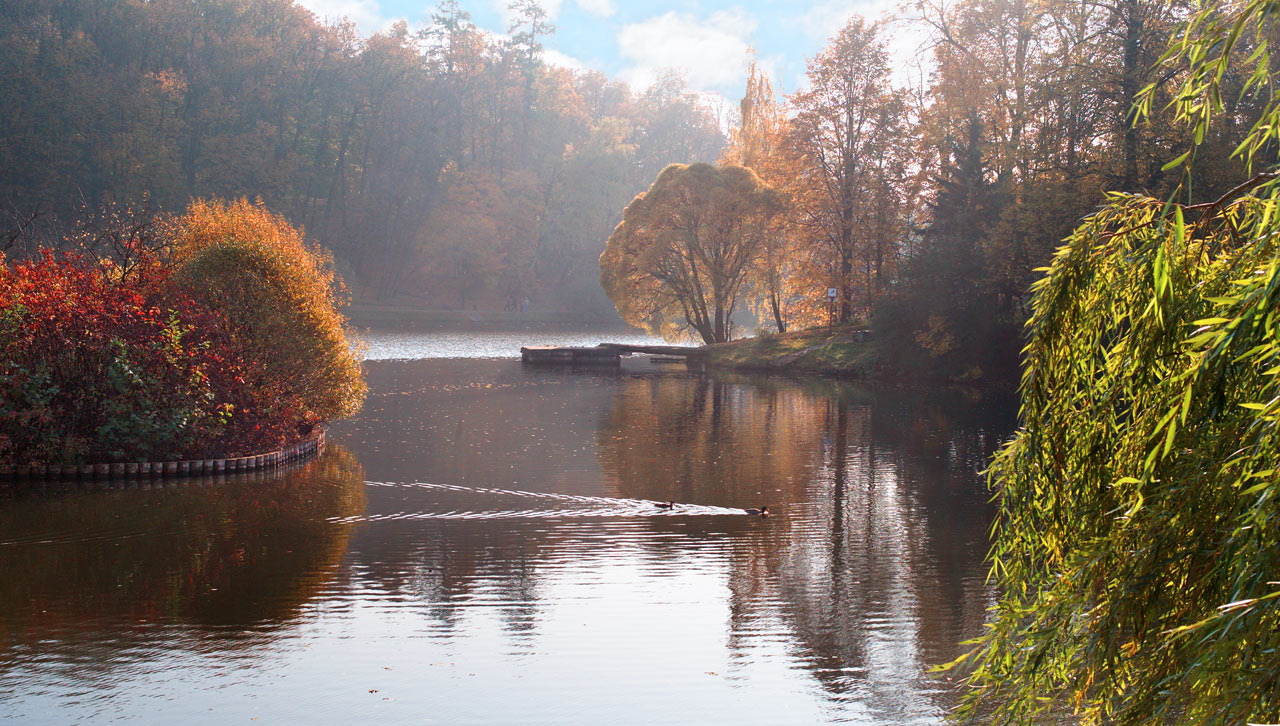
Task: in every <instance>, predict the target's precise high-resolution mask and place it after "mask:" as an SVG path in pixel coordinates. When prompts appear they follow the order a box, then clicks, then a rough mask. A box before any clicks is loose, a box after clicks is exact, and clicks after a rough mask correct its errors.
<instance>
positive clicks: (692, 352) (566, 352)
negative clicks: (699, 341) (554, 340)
mask: <svg viewBox="0 0 1280 726" xmlns="http://www.w3.org/2000/svg"><path fill="white" fill-rule="evenodd" d="M632 353H642V354H646V355H651V356H656V357H657V358H655V360H659V361H660V362H663V363H667V362H676V361H677V360H678V361H680V362H684V363H687V364H689V365H691V366H694V367H697V366H700V365H701V364H702V360H703V358H704V357H705V355H706V349H704V348H693V347H689V346H679V345H626V344H622V343H601V344H600V345H598V346H596V347H594V348H572V347H564V346H556V345H527V346H524V347H523V348H521V349H520V361H521V362H522V363H529V364H535V365H560V366H613V367H617V366H620V365H622V356H623V355H631V354H632Z"/></svg>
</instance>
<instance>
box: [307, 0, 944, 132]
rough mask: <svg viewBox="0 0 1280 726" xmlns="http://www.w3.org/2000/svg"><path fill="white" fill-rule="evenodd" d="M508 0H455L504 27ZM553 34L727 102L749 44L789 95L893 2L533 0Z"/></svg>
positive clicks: (418, 17)
mask: <svg viewBox="0 0 1280 726" xmlns="http://www.w3.org/2000/svg"><path fill="white" fill-rule="evenodd" d="M299 2H300V4H302V5H303V6H305V7H307V8H310V9H311V10H312V11H313V12H315V13H316V15H318V16H320V17H321V19H327V20H336V19H338V18H341V17H349V18H350V19H351V20H352V21H354V22H355V23H356V24H357V25H358V26H359V27H360V29H361V30H362V31H364V32H365V33H366V34H368V33H372V32H375V31H378V30H381V29H383V28H385V27H387V26H389V25H390V24H391V23H393V22H395V21H396V20H400V19H404V20H407V21H408V22H409V24H410V26H411V27H414V26H421V25H422V24H423V23H424V22H425V20H426V19H427V17H428V16H429V15H430V13H431V12H432V10H433V9H434V7H435V6H434V4H432V3H422V2H414V1H413V0H299ZM509 2H510V0H462V1H461V2H460V3H459V4H460V5H461V6H462V7H463V8H464V9H465V10H467V11H468V12H469V13H471V19H472V20H473V21H474V22H475V23H476V24H477V25H479V26H480V27H481V28H484V29H486V30H489V31H492V32H494V33H499V34H501V33H505V32H506V30H507V28H508V18H509V15H508V12H507V10H506V6H507V4H508V3H509ZM540 4H541V5H542V7H543V9H544V10H546V11H547V14H548V15H549V16H550V19H551V22H552V23H553V24H554V25H555V26H556V32H555V35H554V36H553V37H551V38H550V39H548V40H546V41H545V44H544V45H545V48H546V50H545V53H544V60H546V61H547V62H548V63H552V64H556V65H562V66H567V67H570V68H575V69H578V68H592V69H595V70H598V71H601V72H603V73H605V74H606V75H608V76H609V77H611V78H614V79H618V80H622V81H625V82H627V83H628V84H629V85H631V86H632V88H633V89H636V90H641V89H644V88H646V87H648V86H649V84H651V83H652V82H653V81H654V80H655V79H657V78H658V76H659V75H660V74H661V73H662V72H663V71H664V70H666V69H669V68H674V69H676V70H678V71H679V72H681V74H682V75H683V76H684V77H685V80H686V82H687V83H688V85H689V88H690V89H691V90H693V91H696V92H699V93H702V94H705V95H707V96H709V97H713V98H719V99H720V100H722V101H723V102H725V103H727V104H728V105H729V106H730V107H736V105H737V99H738V98H740V97H741V96H742V91H743V88H744V85H745V82H746V62H747V61H746V59H747V54H748V50H749V49H754V50H755V52H756V55H757V58H758V60H759V62H760V64H761V66H762V67H763V68H764V69H765V70H766V71H767V72H768V73H769V76H770V78H771V79H772V81H773V84H774V88H775V89H778V90H779V91H780V92H783V93H790V92H792V91H795V90H797V89H799V88H803V87H804V86H805V82H804V72H805V60H806V59H808V58H811V57H813V56H814V55H816V54H817V53H818V52H819V51H821V50H822V48H823V47H824V46H825V45H826V44H827V41H828V40H829V39H830V38H831V37H832V36H834V35H835V34H836V33H837V32H838V31H839V30H840V28H841V27H843V26H844V24H845V22H846V21H847V20H848V19H849V17H850V16H852V15H854V14H859V15H863V16H864V17H867V18H879V17H882V16H884V15H885V14H886V13H889V12H892V11H894V10H896V9H897V7H898V5H899V3H898V2H894V0H843V1H841V0H816V1H815V2H808V3H806V2H796V1H794V0H792V1H791V2H788V1H786V0H753V1H746V0H739V1H738V2H731V1H726V0H685V1H683V2H679V1H676V0H648V1H645V2H635V1H630V0H541V1H540ZM902 35H905V36H907V37H905V38H902V39H900V40H899V41H898V42H897V44H896V47H895V48H894V49H893V54H894V56H895V58H896V59H897V62H898V64H899V65H900V66H902V67H901V68H900V69H899V71H898V73H896V74H895V75H896V76H898V77H899V78H900V79H902V80H905V78H906V76H907V75H909V70H908V68H907V66H910V65H911V63H910V62H909V59H910V58H911V57H913V56H914V55H915V52H916V49H917V48H918V46H919V41H918V40H916V39H913V38H912V37H911V36H912V35H914V34H911V33H902Z"/></svg>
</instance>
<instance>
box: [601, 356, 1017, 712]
mask: <svg viewBox="0 0 1280 726" xmlns="http://www.w3.org/2000/svg"><path fill="white" fill-rule="evenodd" d="M1008 410H1009V407H1008V406H1007V404H1005V402H1001V401H992V400H984V398H983V397H981V396H977V395H976V394H972V393H968V394H966V393H963V392H956V391H945V392H939V391H932V392H928V393H927V394H925V393H920V392H912V391H909V390H894V389H878V390H872V389H868V388H863V387H860V386H856V385H849V384H842V383H837V382H834V381H826V380H821V381H812V382H809V383H806V384H797V383H794V382H790V381H782V380H778V379H761V378H754V379H751V378H744V377H696V378H680V377H662V378H637V379H632V380H629V381H627V382H626V383H625V384H624V385H623V387H622V391H621V392H620V393H619V395H618V396H617V398H616V400H615V403H614V405H613V407H612V410H611V413H610V416H609V418H608V420H607V422H606V423H605V425H603V426H602V427H601V429H600V431H599V434H598V437H597V439H598V446H599V450H600V455H601V459H602V461H603V462H604V467H605V470H606V471H608V472H609V473H611V474H612V475H614V476H615V477H616V482H617V491H618V493H619V495H620V496H627V497H631V496H644V497H649V498H657V499H661V498H664V497H668V496H669V497H672V498H675V499H676V500H678V501H695V502H733V503H734V504H736V505H739V506H748V505H756V504H758V503H767V504H769V505H770V509H771V510H773V511H774V512H776V513H777V515H778V516H777V517H776V519H775V520H774V521H771V522H770V526H769V527H768V528H767V529H758V530H756V531H753V532H752V533H751V536H746V537H742V538H739V539H737V540H735V547H734V552H733V554H732V555H731V560H732V569H731V574H730V590H731V593H732V594H731V598H730V603H731V612H732V618H731V621H730V633H731V635H730V647H731V648H732V649H734V650H735V651H741V652H744V653H747V652H749V651H750V649H751V647H752V641H753V640H757V639H759V638H761V637H762V636H769V635H776V632H777V631H778V630H779V629H781V630H783V631H785V632H786V633H787V634H788V635H789V636H790V637H791V638H792V642H791V643H790V646H791V649H792V652H793V654H794V655H795V656H796V657H797V658H799V659H800V660H802V661H803V662H804V663H805V666H806V667H807V668H808V669H809V670H810V671H811V673H812V674H813V677H814V678H815V679H816V680H817V682H819V683H820V684H821V686H822V688H823V690H824V691H826V692H827V694H828V698H829V699H830V703H831V705H832V707H833V708H834V709H835V710H836V711H837V712H840V711H843V708H844V707H846V706H851V707H853V708H854V710H855V711H862V710H864V709H865V711H866V712H867V713H868V714H869V715H870V716H872V717H873V718H876V719H883V720H884V721H886V722H905V721H911V720H914V719H929V718H931V717H936V716H937V715H938V714H939V713H940V712H941V710H942V709H943V708H945V706H946V705H947V704H948V703H949V701H950V698H949V694H948V693H947V684H945V683H942V682H939V681H936V680H934V679H931V678H929V677H927V676H926V675H925V671H926V670H927V668H928V667H929V666H930V665H933V664H937V663H941V662H945V661H947V660H950V659H951V658H954V657H955V656H956V655H958V648H959V645H958V644H959V642H960V641H961V640H963V639H964V638H965V637H969V636H972V635H973V634H975V633H977V632H978V630H979V628H980V627H981V624H982V621H983V617H984V610H985V608H986V606H987V605H988V604H989V594H988V592H987V590H986V589H985V588H984V587H983V584H982V583H983V576H984V572H985V570H984V568H983V565H982V559H983V555H984V553H985V546H986V544H985V542H986V540H985V536H984V533H985V531H986V528H987V527H988V525H989V521H990V516H991V511H990V510H989V509H988V508H987V507H986V506H984V505H983V501H982V494H981V493H980V489H979V488H978V487H977V486H976V483H975V473H976V470H977V468H978V467H979V466H980V465H981V462H982V461H984V460H985V457H986V455H987V454H988V453H989V452H990V451H991V449H992V447H993V446H994V445H996V443H998V440H999V438H1000V436H1002V435H1003V434H1004V432H1005V431H1007V428H1006V426H1007V425H1008V422H1007V420H1004V419H1003V418H1002V416H1001V412H1005V411H1008ZM744 657H748V656H745V655H744ZM832 715H833V716H834V713H833V714H832ZM847 715H848V714H845V716H847Z"/></svg>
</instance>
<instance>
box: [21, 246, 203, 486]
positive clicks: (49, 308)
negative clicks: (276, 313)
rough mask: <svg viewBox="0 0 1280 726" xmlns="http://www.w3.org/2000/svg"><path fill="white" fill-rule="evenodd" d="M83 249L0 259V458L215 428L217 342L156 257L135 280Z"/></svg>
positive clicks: (62, 454) (46, 457)
mask: <svg viewBox="0 0 1280 726" xmlns="http://www.w3.org/2000/svg"><path fill="white" fill-rule="evenodd" d="M113 272H114V271H113V269H112V268H111V267H110V266H102V265H98V264H95V263H92V262H90V261H87V260H85V259H84V258H82V257H77V256H71V255H66V256H55V255H54V254H53V253H50V252H47V251H46V252H43V253H42V254H41V255H40V256H39V257H37V258H35V259H33V260H31V261H28V262H25V263H22V264H19V265H16V266H14V267H8V266H5V265H0V460H3V461H14V462H17V463H26V462H65V463H78V462H82V461H87V460H101V461H107V460H117V461H118V460H134V459H137V458H143V457H147V456H161V457H171V456H177V455H178V454H179V453H181V452H187V451H192V450H195V449H198V448H199V447H200V446H201V444H202V443H203V442H207V441H209V440H212V439H216V438H217V437H218V436H219V435H220V434H221V431H222V428H223V424H224V423H225V414H226V412H227V409H226V407H225V406H224V405H223V402H221V401H219V400H218V397H217V395H215V392H214V390H213V388H212V386H211V381H210V378H209V375H208V373H209V371H210V370H212V369H214V368H215V367H217V366H218V365H219V364H220V362H221V361H220V358H219V355H218V352H217V350H216V348H215V347H214V346H212V345H210V341H209V339H208V338H207V337H205V336H202V335H201V334H199V333H198V332H196V329H195V327H193V325H192V323H198V322H201V321H203V320H204V319H205V317H206V316H205V315H204V313H203V311H201V310H200V308H199V307H198V306H197V305H195V304H194V303H193V302H192V301H190V300H187V299H185V298H183V297H181V296H173V295H170V294H168V292H167V291H166V287H167V273H166V272H165V271H164V270H163V269H161V268H159V267H158V266H155V265H151V266H150V267H149V269H148V270H147V272H146V273H145V274H139V275H135V276H130V277H129V278H128V281H127V282H125V281H122V279H121V278H119V277H118V276H116V275H114V274H113Z"/></svg>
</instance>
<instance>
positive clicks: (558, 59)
mask: <svg viewBox="0 0 1280 726" xmlns="http://www.w3.org/2000/svg"><path fill="white" fill-rule="evenodd" d="M542 60H543V61H544V62H545V63H546V64H547V65H549V66H560V67H561V68H568V69H569V70H571V71H589V70H591V67H590V66H588V65H587V64H586V63H583V62H582V61H580V60H578V59H577V58H574V57H573V56H571V55H567V54H565V53H561V52H560V51H558V50H553V49H551V48H544V49H543V50H542Z"/></svg>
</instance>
